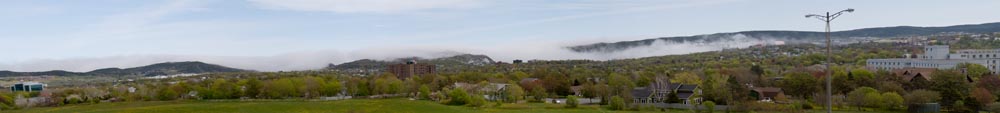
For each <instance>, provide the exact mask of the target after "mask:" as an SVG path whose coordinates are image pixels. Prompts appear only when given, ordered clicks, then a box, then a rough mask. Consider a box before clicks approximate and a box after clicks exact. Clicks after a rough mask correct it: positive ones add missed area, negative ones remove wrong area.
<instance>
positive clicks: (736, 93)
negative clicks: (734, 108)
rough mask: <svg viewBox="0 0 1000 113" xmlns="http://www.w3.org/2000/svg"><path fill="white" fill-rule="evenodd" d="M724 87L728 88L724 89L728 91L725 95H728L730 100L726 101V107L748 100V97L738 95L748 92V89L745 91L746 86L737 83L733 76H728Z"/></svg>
mask: <svg viewBox="0 0 1000 113" xmlns="http://www.w3.org/2000/svg"><path fill="white" fill-rule="evenodd" d="M726 86H728V88H726V89H728V90H729V92H728V93H727V94H729V97H730V100H729V101H727V102H728V103H727V104H726V105H732V104H731V103H739V102H743V101H746V100H750V96H749V95H747V94H744V93H740V92H750V89H747V87H746V86H744V85H743V84H741V83H740V82H739V81H737V80H736V78H735V76H729V80H727V84H726Z"/></svg>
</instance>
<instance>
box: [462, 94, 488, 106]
mask: <svg viewBox="0 0 1000 113" xmlns="http://www.w3.org/2000/svg"><path fill="white" fill-rule="evenodd" d="M486 103H487V102H486V98H483V96H475V95H473V96H469V102H468V103H467V104H465V106H469V107H482V106H484V105H486Z"/></svg>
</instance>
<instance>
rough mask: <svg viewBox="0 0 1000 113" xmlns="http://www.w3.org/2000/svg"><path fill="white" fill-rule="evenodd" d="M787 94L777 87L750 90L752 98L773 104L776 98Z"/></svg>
mask: <svg viewBox="0 0 1000 113" xmlns="http://www.w3.org/2000/svg"><path fill="white" fill-rule="evenodd" d="M784 95H785V92H784V91H783V90H781V88H776V87H759V88H753V89H752V90H750V96H751V97H752V98H755V100H758V101H764V102H772V101H774V99H775V98H776V97H779V96H784Z"/></svg>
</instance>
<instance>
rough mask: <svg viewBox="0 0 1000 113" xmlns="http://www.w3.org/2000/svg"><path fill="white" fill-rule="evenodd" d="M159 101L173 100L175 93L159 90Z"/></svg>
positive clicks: (168, 89) (168, 90) (166, 89)
mask: <svg viewBox="0 0 1000 113" xmlns="http://www.w3.org/2000/svg"><path fill="white" fill-rule="evenodd" d="M158 94H159V99H160V100H174V99H175V98H177V92H176V91H174V90H172V89H170V88H163V89H160V93H158Z"/></svg>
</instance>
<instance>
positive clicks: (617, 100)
mask: <svg viewBox="0 0 1000 113" xmlns="http://www.w3.org/2000/svg"><path fill="white" fill-rule="evenodd" d="M608 104H610V106H611V107H610V108H609V109H611V110H625V99H622V97H620V96H614V97H611V103H608Z"/></svg>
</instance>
